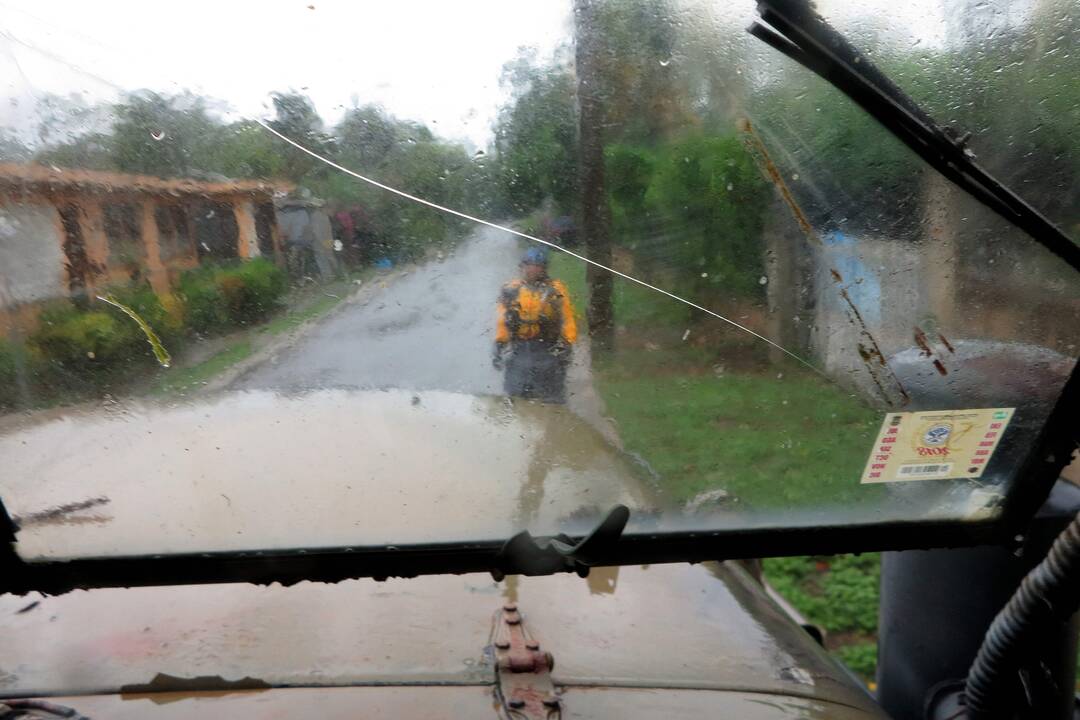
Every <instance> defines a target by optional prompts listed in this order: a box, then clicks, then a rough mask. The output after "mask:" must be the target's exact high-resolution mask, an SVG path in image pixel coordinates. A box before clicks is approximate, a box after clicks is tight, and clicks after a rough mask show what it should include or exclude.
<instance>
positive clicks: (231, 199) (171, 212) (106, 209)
mask: <svg viewBox="0 0 1080 720" xmlns="http://www.w3.org/2000/svg"><path fill="white" fill-rule="evenodd" d="M290 189H291V187H290V186H287V185H279V184H273V183H267V182H261V181H252V180H245V181H232V180H230V181H223V182H202V181H196V180H188V179H181V178H169V179H162V178H157V177H150V176H145V175H127V174H120V173H112V172H99V171H93V170H71V169H60V168H55V167H45V166H41V165H16V164H0V323H2V324H3V325H9V324H10V323H12V322H15V323H17V324H19V325H20V326H23V327H26V326H27V325H29V324H32V323H33V319H34V318H35V317H36V315H37V308H38V307H39V306H40V304H41V303H42V302H44V301H47V300H51V299H53V298H58V297H72V296H77V295H81V294H87V293H91V292H94V291H96V290H98V289H100V288H103V287H105V286H108V285H115V284H119V283H125V282H129V281H141V280H146V281H148V282H149V283H150V285H151V286H152V287H153V288H154V290H155V291H156V292H157V293H158V294H161V295H164V294H166V293H168V292H169V291H170V290H171V288H172V287H173V285H174V283H175V282H176V280H177V278H178V276H179V275H180V273H181V272H183V271H184V270H187V269H189V268H193V267H196V266H197V265H198V264H199V263H200V262H201V261H203V260H215V259H217V260H220V259H228V258H251V257H258V256H269V257H273V258H274V259H275V260H276V261H278V262H283V259H284V256H283V251H282V242H281V238H280V233H279V231H278V225H277V220H276V217H275V212H274V204H273V201H274V197H275V195H283V194H284V193H286V192H288V191H289V190H290Z"/></svg>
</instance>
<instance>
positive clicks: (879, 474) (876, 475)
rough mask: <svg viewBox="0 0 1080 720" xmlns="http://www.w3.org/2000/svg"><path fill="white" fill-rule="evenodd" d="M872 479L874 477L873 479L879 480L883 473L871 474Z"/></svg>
mask: <svg viewBox="0 0 1080 720" xmlns="http://www.w3.org/2000/svg"><path fill="white" fill-rule="evenodd" d="M870 477H872V478H879V477H881V473H879V472H876V473H870Z"/></svg>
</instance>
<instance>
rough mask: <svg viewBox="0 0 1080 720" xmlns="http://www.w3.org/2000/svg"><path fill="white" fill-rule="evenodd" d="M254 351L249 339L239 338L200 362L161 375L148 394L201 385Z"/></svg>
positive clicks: (168, 392) (179, 390) (178, 390)
mask: <svg viewBox="0 0 1080 720" xmlns="http://www.w3.org/2000/svg"><path fill="white" fill-rule="evenodd" d="M254 351H255V347H254V345H253V344H252V342H251V340H249V339H247V338H245V339H243V340H239V341H237V342H236V343H235V344H233V345H230V346H228V347H226V348H225V349H224V350H221V351H220V352H218V353H216V354H214V355H212V356H210V357H209V358H207V359H206V360H204V361H202V362H200V363H197V364H195V365H191V366H189V367H184V368H177V369H176V370H174V371H173V372H170V373H167V374H164V375H161V376H160V377H159V378H158V379H157V381H156V382H155V383H154V385H153V387H152V388H151V390H150V394H151V395H155V396H160V395H169V394H172V393H175V392H183V391H184V390H188V389H190V388H192V387H195V386H198V385H202V384H204V383H206V382H208V381H209V380H212V379H213V378H215V377H216V376H217V375H219V374H220V373H222V372H224V371H226V370H228V369H229V368H230V367H232V366H233V365H235V364H236V363H238V362H240V361H241V360H245V359H246V358H248V357H250V356H251V353H253V352H254Z"/></svg>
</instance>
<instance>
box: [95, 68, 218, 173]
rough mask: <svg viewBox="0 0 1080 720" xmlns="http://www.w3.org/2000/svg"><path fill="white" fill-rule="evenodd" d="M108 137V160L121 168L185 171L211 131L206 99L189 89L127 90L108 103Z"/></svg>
mask: <svg viewBox="0 0 1080 720" xmlns="http://www.w3.org/2000/svg"><path fill="white" fill-rule="evenodd" d="M114 112H115V116H116V121H115V122H114V123H113V127H112V134H111V137H110V138H109V140H108V142H109V145H110V150H111V155H112V159H113V162H114V163H115V165H116V167H117V169H119V170H122V171H124V172H131V173H141V174H148V175H158V176H161V177H175V176H185V175H190V174H191V172H192V170H193V169H195V163H194V162H193V161H194V160H195V159H197V158H199V157H200V156H204V155H205V151H204V150H203V148H204V147H205V145H206V143H207V141H208V140H209V139H210V138H211V137H212V135H213V129H214V127H215V123H214V121H212V120H211V119H210V117H209V116H208V114H207V111H206V101H205V100H204V99H203V98H201V97H199V96H197V95H192V94H191V93H187V92H185V93H182V94H179V95H173V96H165V95H161V94H159V93H156V92H151V91H149V90H144V91H140V92H136V93H132V94H131V95H129V96H127V98H126V100H125V102H122V103H119V104H117V105H116V106H115V107H114Z"/></svg>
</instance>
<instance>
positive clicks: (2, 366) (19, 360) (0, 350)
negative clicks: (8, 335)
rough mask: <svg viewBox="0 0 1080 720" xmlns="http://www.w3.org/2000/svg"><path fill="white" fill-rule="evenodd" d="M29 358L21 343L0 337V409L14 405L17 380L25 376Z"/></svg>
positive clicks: (17, 395) (17, 388) (16, 403)
mask: <svg viewBox="0 0 1080 720" xmlns="http://www.w3.org/2000/svg"><path fill="white" fill-rule="evenodd" d="M30 362H31V358H30V356H29V353H27V352H26V348H25V347H24V346H23V345H22V344H21V343H15V342H12V341H10V340H7V339H5V338H0V409H9V408H14V407H16V406H17V405H18V404H19V402H20V400H21V398H20V397H19V381H20V379H23V378H25V377H26V376H27V369H28V367H29V365H30Z"/></svg>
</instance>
